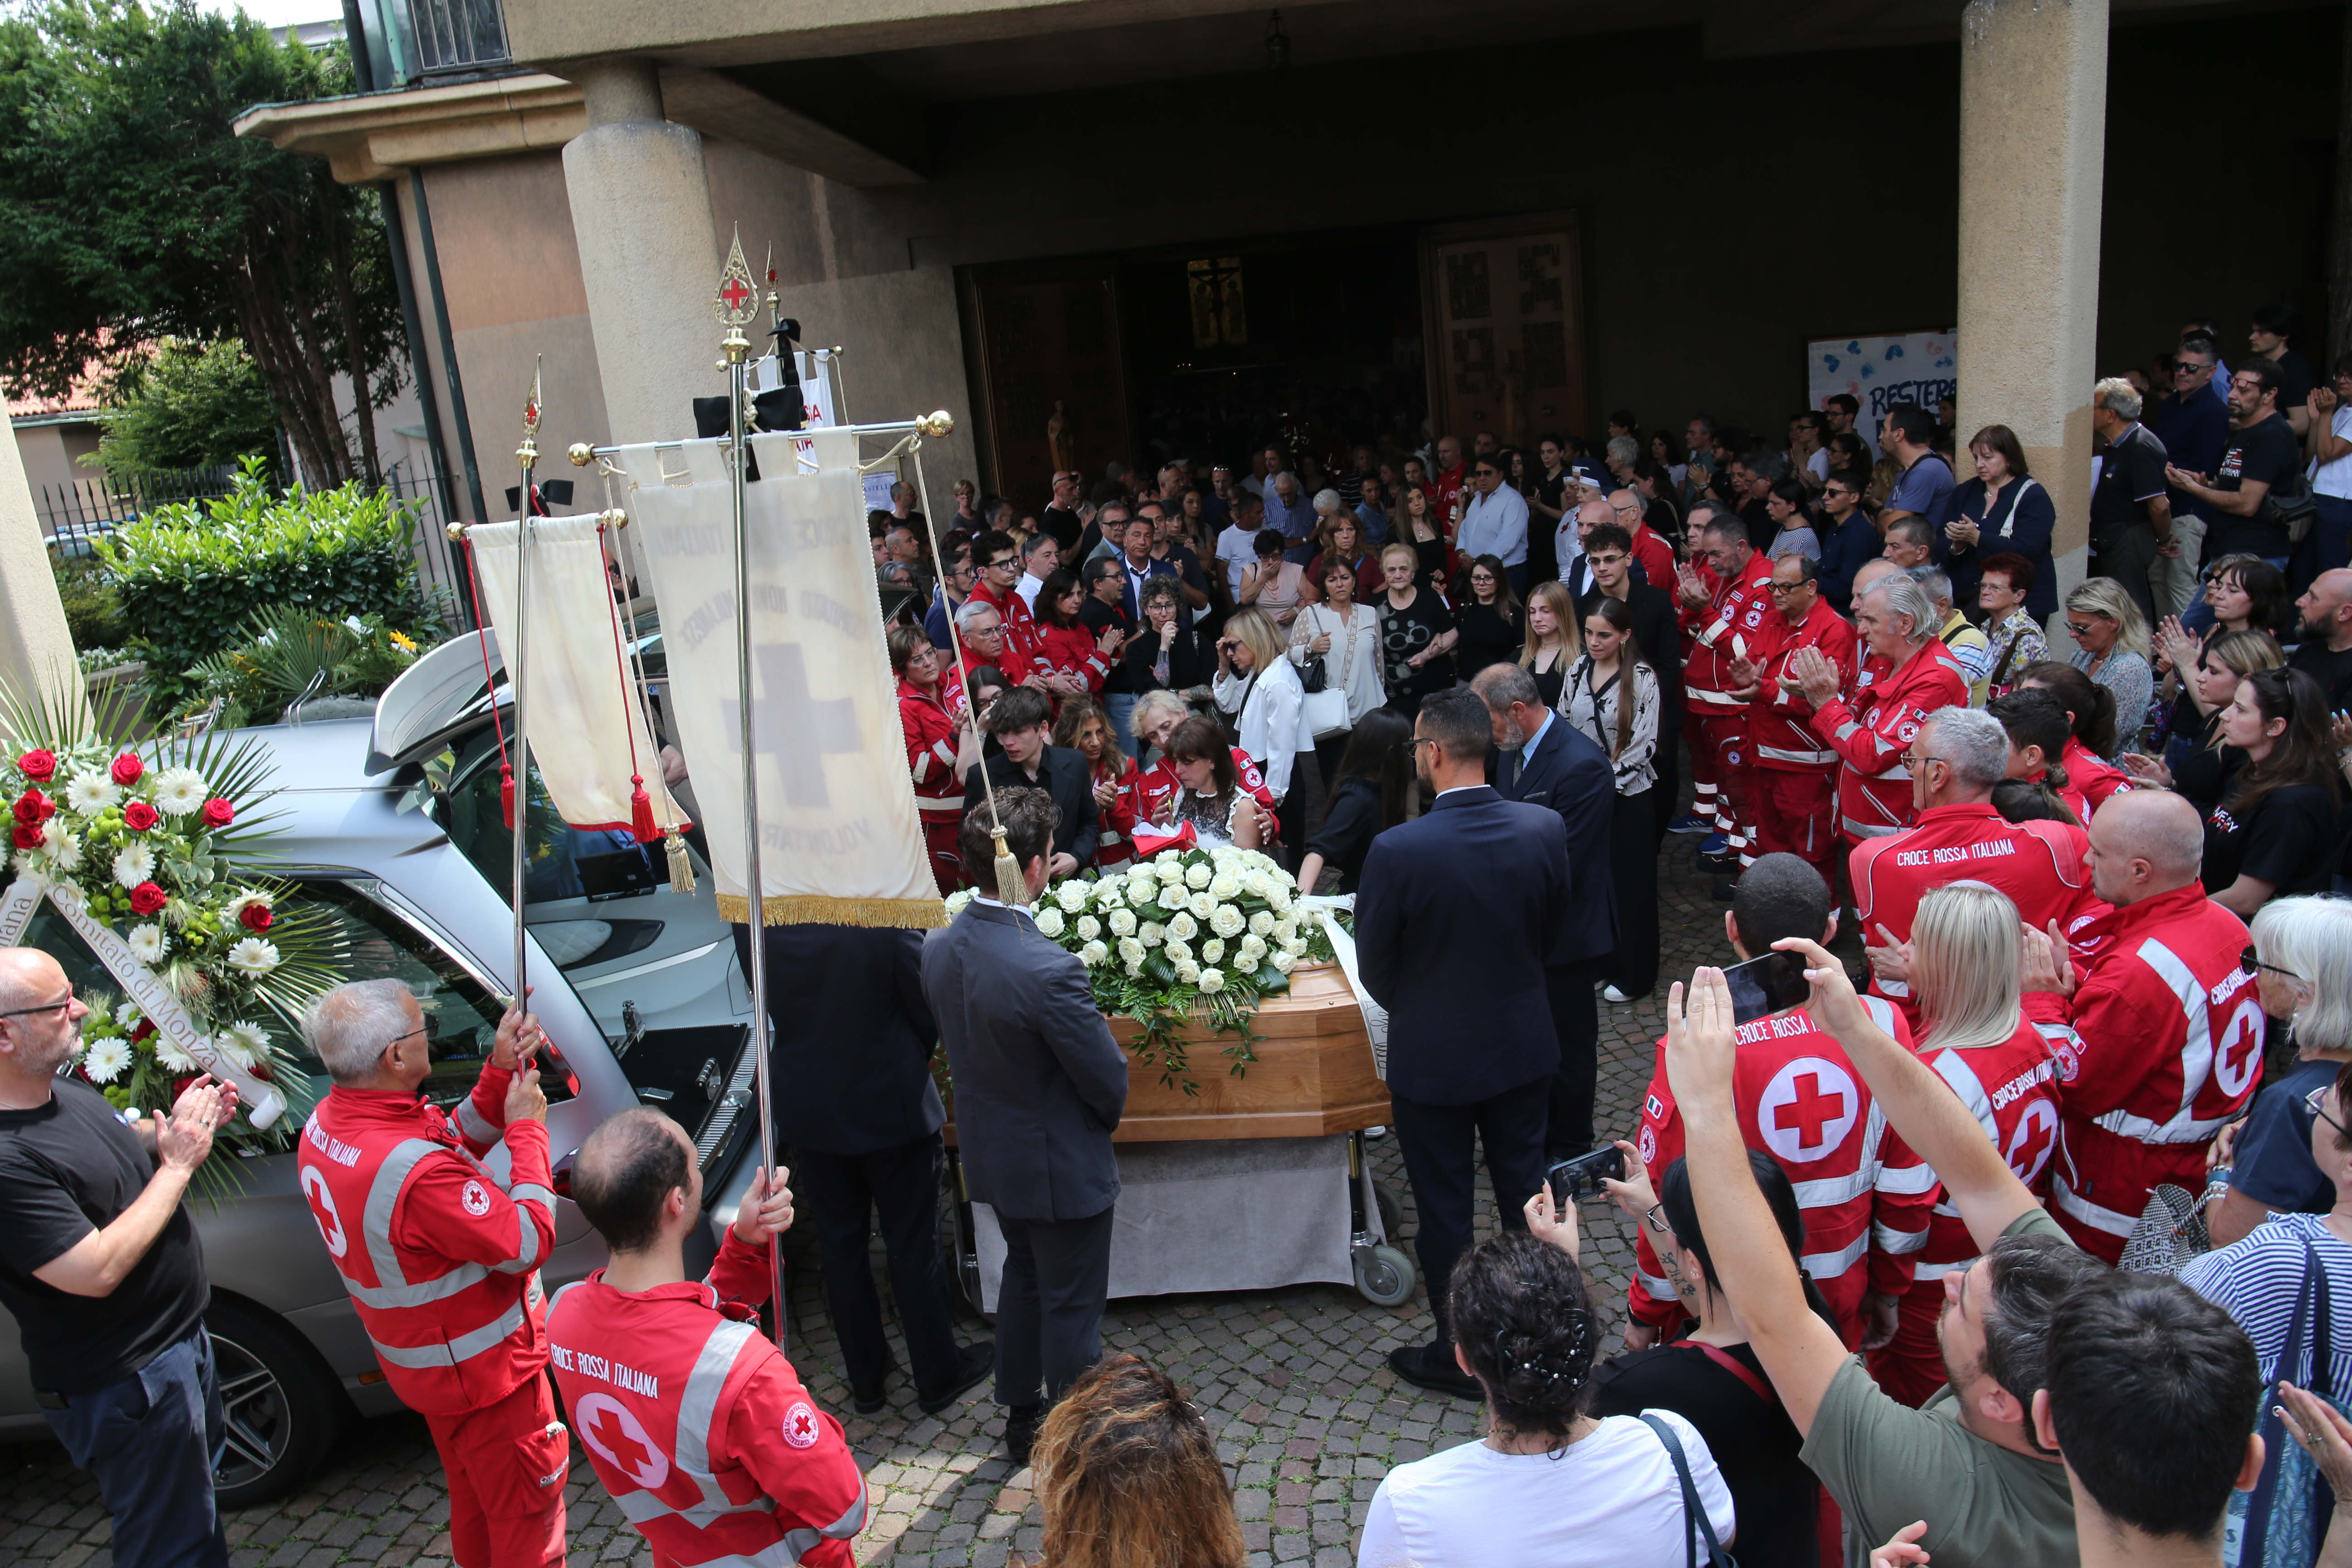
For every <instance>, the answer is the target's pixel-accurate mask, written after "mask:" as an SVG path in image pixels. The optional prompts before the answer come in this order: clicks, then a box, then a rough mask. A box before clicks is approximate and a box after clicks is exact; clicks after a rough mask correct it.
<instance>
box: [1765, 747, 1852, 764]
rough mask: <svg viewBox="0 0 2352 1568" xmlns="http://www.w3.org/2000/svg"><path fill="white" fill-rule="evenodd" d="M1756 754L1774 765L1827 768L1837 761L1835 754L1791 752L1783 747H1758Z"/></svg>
mask: <svg viewBox="0 0 2352 1568" xmlns="http://www.w3.org/2000/svg"><path fill="white" fill-rule="evenodd" d="M1756 754H1757V755H1758V756H1759V757H1769V758H1770V759H1771V760H1772V761H1774V762H1776V763H1811V764H1812V765H1814V766H1818V767H1827V766H1829V765H1830V764H1831V763H1835V762H1837V761H1838V754H1837V753H1836V752H1792V751H1790V750H1789V749H1788V748H1786V747H1784V746H1759V747H1757V748H1756Z"/></svg>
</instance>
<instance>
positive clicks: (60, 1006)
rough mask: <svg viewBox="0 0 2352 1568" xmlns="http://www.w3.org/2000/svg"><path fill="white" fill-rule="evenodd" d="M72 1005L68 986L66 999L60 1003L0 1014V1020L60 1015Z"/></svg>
mask: <svg viewBox="0 0 2352 1568" xmlns="http://www.w3.org/2000/svg"><path fill="white" fill-rule="evenodd" d="M72 1005H74V994H73V987H72V986H70V985H68V986H67V987H66V999H65V1000H64V1001H62V1002H50V1003H47V1004H45V1005H41V1006H38V1007H18V1008H16V1009H15V1010H13V1011H11V1012H6V1013H0V1018H29V1017H31V1016H34V1015H35V1014H38V1013H62V1012H64V1011H65V1010H66V1009H67V1008H68V1007H70V1006H72Z"/></svg>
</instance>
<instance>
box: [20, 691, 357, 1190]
mask: <svg viewBox="0 0 2352 1568" xmlns="http://www.w3.org/2000/svg"><path fill="white" fill-rule="evenodd" d="M122 719H123V714H122V712H121V710H114V711H101V712H100V713H98V714H96V715H89V716H77V717H72V718H66V717H61V716H60V715H59V714H58V713H57V712H55V711H53V710H46V709H45V710H37V711H29V712H28V711H26V710H11V711H8V712H5V713H0V742H5V744H0V797H5V800H6V801H7V803H8V811H9V827H10V839H9V854H8V859H7V871H8V874H7V875H6V876H5V877H0V894H5V893H6V892H8V891H11V890H19V891H20V894H21V890H20V889H19V888H18V885H19V884H23V883H27V882H29V883H30V885H31V888H32V889H33V890H35V891H37V892H39V893H42V894H45V895H46V897H47V901H48V902H51V903H54V904H56V905H58V908H59V909H60V910H66V911H69V913H68V919H69V920H70V918H71V912H72V911H78V912H79V913H80V914H82V915H85V916H86V917H87V918H88V920H89V921H93V922H95V923H96V925H97V926H99V927H101V928H104V929H105V930H106V931H111V932H112V933H113V934H114V935H115V936H117V937H119V938H120V939H121V945H122V947H123V948H125V949H127V950H128V952H129V956H130V959H131V961H133V962H135V963H137V964H138V965H140V966H141V967H142V969H143V970H144V971H145V972H146V973H147V974H148V975H152V977H153V978H154V979H156V980H158V981H160V982H161V983H162V984H163V987H164V988H165V989H166V990H167V991H168V993H169V994H170V996H171V997H172V998H173V999H174V1000H176V1001H177V1003H178V1004H179V1006H180V1008H181V1010H182V1011H184V1013H185V1014H186V1015H187V1016H188V1019H189V1020H190V1022H191V1023H192V1024H193V1025H194V1026H195V1028H196V1029H197V1031H199V1033H200V1035H201V1037H202V1039H203V1041H204V1042H205V1044H207V1045H208V1046H209V1047H210V1048H211V1049H212V1050H213V1051H214V1052H215V1053H216V1054H217V1055H219V1056H221V1057H223V1058H226V1059H227V1060H228V1061H230V1062H232V1063H234V1064H235V1065H236V1066H237V1067H238V1068H242V1069H243V1070H245V1071H247V1072H249V1073H251V1074H253V1075H254V1076H255V1077H257V1078H259V1079H266V1080H268V1082H269V1083H271V1084H273V1085H275V1086H276V1087H277V1088H278V1090H279V1092H281V1093H283V1094H284V1095H286V1097H287V1100H288V1102H289V1107H288V1110H287V1112H286V1113H285V1114H284V1115H282V1116H280V1117H279V1118H278V1121H276V1122H275V1123H274V1124H273V1125H272V1126H271V1127H270V1128H268V1130H267V1131H264V1130H261V1129H257V1128H255V1127H254V1126H253V1125H252V1123H251V1121H250V1117H249V1113H250V1111H251V1110H252V1107H251V1106H250V1105H246V1106H243V1107H241V1108H240V1111H239V1114H238V1116H237V1118H236V1121H234V1122H233V1123H231V1125H230V1126H228V1127H227V1128H225V1129H223V1131H222V1132H221V1134H220V1137H219V1142H224V1143H226V1144H227V1145H228V1146H229V1147H230V1148H231V1149H232V1150H233V1151H234V1152H239V1153H260V1152H270V1151H274V1150H277V1149H281V1148H284V1147H286V1146H288V1142H289V1136H290V1134H291V1131H292V1129H293V1128H294V1127H295V1126H297V1125H299V1122H300V1121H301V1119H302V1117H303V1116H304V1115H305V1114H307V1112H308V1110H309V1106H308V1104H307V1103H304V1102H303V1101H304V1100H307V1097H308V1094H309V1084H308V1079H307V1075H305V1074H304V1073H302V1072H301V1071H300V1070H299V1069H298V1068H295V1067H294V1064H293V1060H292V1058H290V1057H289V1055H288V1053H287V1052H286V1050H285V1049H284V1048H283V1047H281V1046H280V1045H279V1044H278V1038H279V1035H280V1034H281V1033H282V1032H283V1031H285V1030H286V1029H288V1028H289V1027H290V1026H292V1024H293V1022H294V1021H295V1020H296V1019H298V1018H299V1016H300V1015H301V1012H302V1010H303V1009H304V1008H305V1007H307V1006H308V1005H310V1002H311V1001H312V1000H313V999H314V998H316V997H317V996H318V995H320V994H321V993H323V992H324V991H325V990H326V989H328V988H329V987H330V986H331V985H332V984H335V983H336V982H337V981H338V980H339V979H341V973H340V970H341V959H342V956H343V947H344V942H343V938H342V936H341V930H340V928H339V926H337V924H336V923H335V922H334V920H333V917H332V916H331V914H330V913H328V911H326V910H323V909H320V908H318V907H316V906H310V907H302V906H299V905H297V906H295V907H291V908H289V906H288V904H287V899H288V896H289V892H290V891H291V889H289V887H288V885H286V884H285V883H283V882H279V881H275V880H272V879H268V878H265V877H262V876H258V875H257V874H256V873H255V869H254V868H255V864H256V862H257V860H259V859H262V858H266V850H265V846H266V843H267V840H268V837H269V833H268V824H269V823H270V822H272V821H274V820H275V819H276V814H274V813H265V812H263V811H262V810H260V809H259V808H260V807H261V806H262V805H263V804H264V803H265V802H266V801H267V799H268V795H269V793H270V792H269V790H268V764H267V763H266V761H265V760H264V758H263V755H262V752H261V751H260V748H259V747H258V746H257V744H256V743H255V742H252V741H250V740H249V739H247V740H242V741H240V740H237V739H236V738H235V737H233V736H228V735H222V734H217V733H216V734H212V735H206V736H203V737H200V738H197V739H195V740H193V741H161V742H147V743H145V744H144V745H134V744H131V743H130V742H129V740H128V736H129V734H130V733H131V726H130V725H129V724H128V723H124V722H122ZM101 956H103V955H101ZM69 967H70V966H69ZM115 979H116V980H117V983H118V984H124V986H125V989H126V990H127V989H128V984H127V981H126V978H125V977H124V976H121V975H120V974H118V975H116V976H115ZM81 1000H82V1001H83V1002H85V1003H86V1004H88V1005H89V1007H90V1014H89V1017H87V1018H85V1019H84V1020H83V1021H82V1028H81V1048H80V1050H79V1054H78V1055H77V1056H76V1058H74V1060H73V1063H72V1066H71V1068H70V1070H72V1071H73V1072H75V1073H77V1074H79V1076H80V1077H81V1078H83V1079H86V1080H88V1081H89V1083H91V1084H93V1085H95V1086H96V1087H97V1088H98V1089H99V1090H100V1093H102V1094H104V1095H105V1096H106V1098H107V1100H109V1101H110V1103H112V1104H113V1105H114V1107H115V1108H116V1109H117V1110H124V1111H137V1112H141V1113H149V1112H154V1111H159V1110H169V1109H170V1107H171V1105H172V1102H173V1100H174V1099H176V1098H177V1096H178V1093H179V1090H180V1088H181V1087H182V1086H183V1085H184V1083H185V1081H186V1080H187V1079H191V1078H193V1077H194V1076H195V1075H196V1074H197V1073H199V1072H201V1071H203V1070H204V1069H203V1068H202V1067H201V1065H200V1064H199V1063H198V1061H197V1060H196V1058H194V1056H192V1055H190V1054H189V1052H188V1051H187V1050H186V1049H185V1048H184V1047H183V1046H182V1045H181V1044H178V1043H175V1042H174V1041H173V1039H171V1038H170V1037H169V1036H168V1035H166V1034H165V1033H164V1032H163V1031H161V1030H159V1029H158V1027H157V1026H156V1023H155V1021H154V1020H153V1019H151V1018H149V1017H147V1016H144V1014H143V1013H142V1010H141V1008H140V1007H139V1005H137V1004H136V1003H134V1002H131V1001H128V1000H121V999H119V998H118V997H116V996H112V995H109V994H102V993H97V994H84V995H82V997H81ZM159 1005H160V1004H159ZM211 1168H212V1167H211V1164H210V1163H207V1167H206V1169H207V1170H210V1169H211Z"/></svg>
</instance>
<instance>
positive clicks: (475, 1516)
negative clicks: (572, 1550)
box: [425, 1373, 572, 1568]
mask: <svg viewBox="0 0 2352 1568" xmlns="http://www.w3.org/2000/svg"><path fill="white" fill-rule="evenodd" d="M425 1426H426V1427H427V1428H428V1429H429V1430H431V1432H432V1434H433V1446H434V1447H436V1449H438V1450H439V1451H440V1454H441V1468H442V1469H443V1470H444V1471H445V1472H446V1474H447V1475H448V1478H449V1555H450V1557H451V1558H452V1559H453V1560H454V1561H455V1562H456V1563H457V1568H549V1565H555V1568H561V1564H562V1562H563V1477H564V1472H565V1470H566V1469H567V1468H569V1466H570V1465H571V1462H572V1458H571V1456H572V1444H571V1439H570V1437H569V1436H568V1435H567V1434H566V1432H565V1431H564V1427H563V1424H562V1422H561V1421H560V1420H558V1419H557V1418H556V1414H555V1396H554V1394H552V1393H551V1392H550V1391H549V1389H548V1386H547V1378H546V1375H545V1374H544V1373H540V1374H535V1375H533V1376H530V1377H527V1378H525V1379H523V1381H522V1382H520V1383H519V1384H516V1385H515V1387H514V1391H513V1392H512V1393H510V1394H507V1395H506V1396H505V1397H503V1398H501V1399H499V1400H497V1401H495V1402H493V1403H491V1404H489V1405H484V1406H482V1407H481V1408H480V1409H479V1410H467V1411H464V1412H462V1413H460V1414H458V1415H427V1416H426V1417H425Z"/></svg>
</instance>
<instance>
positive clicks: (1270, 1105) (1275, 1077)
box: [947, 963, 1389, 1143]
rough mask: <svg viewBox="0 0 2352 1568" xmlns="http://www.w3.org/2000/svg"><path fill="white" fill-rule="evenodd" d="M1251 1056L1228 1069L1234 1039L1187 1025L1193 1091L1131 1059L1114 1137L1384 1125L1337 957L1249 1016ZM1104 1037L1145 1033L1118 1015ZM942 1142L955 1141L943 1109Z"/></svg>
mask: <svg viewBox="0 0 2352 1568" xmlns="http://www.w3.org/2000/svg"><path fill="white" fill-rule="evenodd" d="M1251 1021H1252V1024H1253V1026H1255V1029H1256V1030H1257V1034H1258V1040H1257V1045H1256V1047H1255V1049H1256V1051H1257V1060H1255V1062H1252V1063H1251V1064H1250V1066H1249V1070H1248V1071H1247V1072H1245V1073H1244V1074H1243V1075H1242V1076H1241V1077H1239V1078H1236V1077H1234V1075H1233V1074H1232V1073H1231V1072H1230V1071H1228V1070H1227V1069H1228V1068H1231V1067H1232V1065H1233V1058H1230V1057H1228V1056H1226V1055H1225V1047H1226V1046H1227V1045H1229V1044H1231V1043H1232V1041H1231V1037H1228V1036H1223V1035H1219V1034H1217V1033H1215V1032H1214V1031H1213V1030H1212V1029H1211V1028H1210V1027H1209V1026H1208V1025H1207V1024H1205V1023H1196V1024H1194V1025H1193V1026H1192V1027H1191V1028H1189V1029H1188V1030H1186V1031H1185V1035H1186V1038H1187V1040H1188V1042H1189V1045H1190V1051H1189V1056H1190V1058H1191V1059H1190V1064H1189V1065H1190V1068H1191V1072H1192V1078H1193V1079H1194V1081H1195V1082H1197V1083H1198V1084H1199V1086H1200V1093H1198V1094H1189V1095H1188V1094H1186V1093H1185V1092H1184V1090H1183V1088H1182V1085H1181V1082H1180V1083H1178V1084H1176V1085H1174V1086H1171V1085H1167V1084H1163V1083H1161V1082H1160V1072H1159V1069H1158V1068H1150V1067H1145V1066H1144V1065H1143V1064H1142V1063H1140V1062H1138V1061H1136V1060H1135V1058H1133V1057H1132V1056H1130V1057H1129V1058H1128V1065H1129V1073H1128V1089H1127V1113H1126V1115H1125V1116H1123V1117H1122V1118H1121V1119H1120V1121H1119V1124H1118V1131H1117V1132H1115V1133H1113V1134H1112V1135H1111V1141H1112V1142H1115V1143H1170V1142H1184V1141H1187V1140H1192V1139H1206V1138H1320V1137H1326V1136H1328V1135H1329V1134H1331V1133H1335V1132H1353V1131H1357V1130H1359V1129H1360V1128H1365V1127H1379V1126H1383V1125H1385V1124H1386V1123H1387V1122H1388V1121H1389V1089H1388V1085H1386V1084H1384V1083H1382V1082H1381V1079H1380V1075H1379V1074H1378V1073H1377V1072H1375V1071H1374V1070H1373V1068H1372V1047H1371V1042H1370V1040H1369V1039H1368V1038H1366V1037H1365V1035H1364V1016H1363V1013H1362V1011H1361V1010H1360V1008H1359V1007H1358V1006H1357V1005H1356V994H1355V993H1354V992H1352V991H1350V990H1349V989H1348V977H1347V975H1346V974H1345V973H1342V972H1341V971H1340V968H1339V965H1338V964H1336V963H1317V964H1305V965H1301V966H1300V967H1299V968H1298V969H1297V970H1295V971H1293V972H1292V973H1291V976H1290V993H1289V994H1288V995H1286V996H1276V997H1272V998H1270V999H1268V1000H1267V1001H1266V1002H1265V1004H1264V1005H1261V1006H1260V1007H1259V1008H1258V1010H1257V1012H1256V1014H1255V1016H1253V1018H1252V1020H1251ZM1110 1027H1111V1034H1112V1037H1114V1038H1116V1039H1117V1040H1118V1042H1119V1044H1120V1045H1122V1046H1127V1047H1132V1046H1133V1045H1134V1044H1135V1041H1136V1039H1137V1038H1138V1037H1139V1036H1140V1035H1141V1034H1142V1031H1141V1030H1140V1029H1139V1028H1137V1027H1136V1026H1134V1025H1133V1024H1131V1023H1129V1022H1128V1021H1127V1020H1126V1019H1124V1018H1114V1019H1112V1020H1110ZM948 1113H949V1116H950V1121H949V1122H948V1126H947V1137H948V1142H950V1143H952V1142H955V1122H954V1121H953V1120H952V1118H953V1116H954V1114H955V1108H954V1106H953V1104H952V1103H950V1105H949V1108H948Z"/></svg>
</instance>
